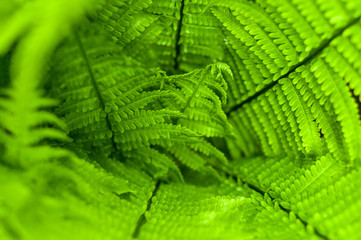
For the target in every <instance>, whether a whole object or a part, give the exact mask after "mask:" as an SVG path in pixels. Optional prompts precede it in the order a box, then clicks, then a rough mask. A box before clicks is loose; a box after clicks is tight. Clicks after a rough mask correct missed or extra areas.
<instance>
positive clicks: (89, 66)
mask: <svg viewBox="0 0 361 240" xmlns="http://www.w3.org/2000/svg"><path fill="white" fill-rule="evenodd" d="M74 35H75V40H76V42H77V43H78V46H79V49H80V52H81V55H82V57H83V59H84V62H85V65H86V68H87V70H88V73H89V77H90V80H91V83H92V85H93V87H94V89H95V94H96V96H97V98H98V99H99V102H100V105H101V107H102V110H103V111H104V110H105V102H104V99H103V97H102V95H101V92H100V89H99V87H98V84H97V82H96V79H95V76H94V72H93V68H92V66H91V65H90V61H89V58H88V55H87V53H86V51H85V48H84V45H83V42H82V41H81V39H80V37H79V34H78V33H77V32H74ZM105 122H106V125H107V128H108V129H109V130H110V131H111V132H112V147H113V149H114V150H117V145H116V143H115V140H114V131H113V129H112V127H111V124H110V120H109V115H108V114H107V113H106V117H105Z"/></svg>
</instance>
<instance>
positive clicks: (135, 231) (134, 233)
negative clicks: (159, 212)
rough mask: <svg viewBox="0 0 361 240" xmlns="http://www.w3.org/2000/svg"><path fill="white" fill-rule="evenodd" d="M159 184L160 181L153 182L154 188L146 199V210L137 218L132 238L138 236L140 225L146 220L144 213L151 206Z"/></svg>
mask: <svg viewBox="0 0 361 240" xmlns="http://www.w3.org/2000/svg"><path fill="white" fill-rule="evenodd" d="M160 184H161V181H158V182H157V183H156V184H155V187H154V190H153V192H152V196H150V198H149V199H148V203H147V208H146V210H145V211H144V213H143V214H142V215H140V217H139V219H138V222H137V226H136V227H135V229H134V232H133V238H138V236H139V233H140V230H141V228H142V226H143V225H144V224H145V223H146V222H147V220H146V218H145V214H146V212H148V211H149V210H150V208H151V207H152V203H153V197H155V196H156V195H157V192H158V190H159V187H160Z"/></svg>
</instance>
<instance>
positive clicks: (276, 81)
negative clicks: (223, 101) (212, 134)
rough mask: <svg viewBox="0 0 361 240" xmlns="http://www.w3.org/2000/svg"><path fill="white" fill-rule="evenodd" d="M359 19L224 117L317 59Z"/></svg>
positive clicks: (230, 110) (340, 30) (234, 107)
mask: <svg viewBox="0 0 361 240" xmlns="http://www.w3.org/2000/svg"><path fill="white" fill-rule="evenodd" d="M360 19H361V17H358V18H355V19H354V20H352V21H351V22H350V23H349V24H347V25H346V26H345V27H343V28H341V29H339V30H338V31H336V33H335V34H334V35H333V36H332V37H331V38H329V39H327V40H325V41H324V42H323V43H322V44H321V45H320V47H319V48H317V49H315V50H314V51H313V52H311V54H310V55H308V56H307V57H306V58H305V59H303V60H302V61H301V62H299V63H297V64H296V65H294V66H292V67H291V68H290V70H289V71H288V72H287V73H285V74H283V75H282V76H280V77H279V78H278V79H277V80H275V81H274V82H271V83H269V84H267V85H266V86H265V87H264V88H263V89H261V90H259V91H258V92H256V93H255V94H253V95H252V96H250V97H248V98H247V99H246V100H244V101H242V102H240V103H239V104H236V105H234V106H233V107H231V108H230V109H229V110H228V111H227V112H226V115H227V116H230V115H231V113H233V112H235V111H237V110H238V109H240V108H242V107H243V105H245V104H247V103H249V102H251V101H252V100H254V99H256V98H257V97H259V96H260V95H262V94H264V93H265V92H267V91H268V90H269V89H271V88H272V87H274V86H275V85H276V84H277V83H278V81H279V80H280V79H282V78H287V77H288V76H289V75H290V74H291V73H293V72H294V71H295V70H296V69H297V68H298V67H300V66H302V65H304V64H307V63H308V62H310V61H311V60H312V59H314V58H315V57H317V56H318V55H320V54H321V53H322V51H323V50H324V49H325V48H326V47H328V46H329V45H330V43H331V42H332V41H333V40H334V39H335V38H337V37H339V36H341V35H342V34H343V32H344V31H345V30H346V29H348V28H350V27H351V26H353V25H355V24H356V23H357V22H359V21H360Z"/></svg>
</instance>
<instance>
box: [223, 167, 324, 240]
mask: <svg viewBox="0 0 361 240" xmlns="http://www.w3.org/2000/svg"><path fill="white" fill-rule="evenodd" d="M225 171H226V174H227V175H228V177H231V178H232V179H233V180H234V181H236V182H238V181H239V180H240V181H241V182H243V183H245V184H247V186H248V187H249V188H250V189H252V190H253V191H255V192H257V193H259V194H261V195H262V196H264V195H265V194H266V193H267V192H265V191H263V190H262V189H260V188H259V187H257V186H255V185H253V184H251V183H248V182H246V181H244V180H243V179H241V178H240V177H239V176H238V175H236V174H234V173H233V172H231V171H229V170H228V171H227V170H225ZM268 197H269V198H270V199H271V200H272V202H276V201H277V200H276V199H275V198H273V197H272V196H270V195H268ZM279 208H280V209H281V210H282V211H284V212H286V213H287V214H290V213H291V210H290V209H287V208H285V207H283V206H282V205H281V204H279ZM294 214H295V216H296V218H297V219H298V220H299V221H300V222H301V223H302V224H303V225H304V227H305V229H306V228H307V226H308V225H310V224H309V223H308V222H306V221H305V220H303V219H302V218H301V217H300V216H299V215H298V214H297V213H295V212H294ZM310 226H312V225H310ZM313 230H314V233H315V234H316V235H317V236H318V237H319V238H321V239H324V240H329V238H328V237H327V236H326V235H324V234H322V233H320V232H319V231H318V230H317V229H316V228H315V227H313Z"/></svg>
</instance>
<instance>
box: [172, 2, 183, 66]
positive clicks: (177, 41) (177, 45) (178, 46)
mask: <svg viewBox="0 0 361 240" xmlns="http://www.w3.org/2000/svg"><path fill="white" fill-rule="evenodd" d="M183 15H184V0H182V1H181V7H180V17H179V21H178V27H177V33H176V37H175V59H174V70H175V71H177V70H178V69H179V61H178V58H179V56H180V50H181V44H180V37H181V32H182V24H183Z"/></svg>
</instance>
